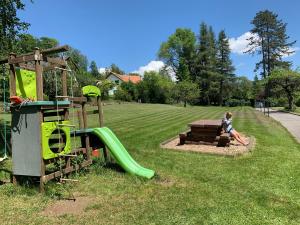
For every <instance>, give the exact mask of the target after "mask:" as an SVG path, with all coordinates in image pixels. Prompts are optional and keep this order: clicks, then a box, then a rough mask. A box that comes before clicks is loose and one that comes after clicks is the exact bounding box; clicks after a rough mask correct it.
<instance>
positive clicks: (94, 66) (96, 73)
mask: <svg viewBox="0 0 300 225" xmlns="http://www.w3.org/2000/svg"><path fill="white" fill-rule="evenodd" d="M90 70H91V74H92V75H93V76H94V77H99V75H100V74H99V71H98V67H97V64H96V62H95V61H92V62H91V65H90Z"/></svg>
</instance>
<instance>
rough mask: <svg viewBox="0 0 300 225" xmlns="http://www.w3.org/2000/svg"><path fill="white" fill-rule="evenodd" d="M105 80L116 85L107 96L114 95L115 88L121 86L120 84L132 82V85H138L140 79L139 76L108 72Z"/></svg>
mask: <svg viewBox="0 0 300 225" xmlns="http://www.w3.org/2000/svg"><path fill="white" fill-rule="evenodd" d="M106 79H107V80H110V81H111V82H113V83H114V84H116V86H115V87H114V88H113V89H111V90H110V91H109V92H108V94H109V95H114V93H115V91H116V90H117V87H118V86H119V85H121V83H123V82H125V83H128V82H132V83H133V84H138V83H139V82H141V80H142V77H141V76H139V75H130V74H128V75H121V74H117V73H114V72H110V73H109V75H108V76H107V77H106Z"/></svg>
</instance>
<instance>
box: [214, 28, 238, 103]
mask: <svg viewBox="0 0 300 225" xmlns="http://www.w3.org/2000/svg"><path fill="white" fill-rule="evenodd" d="M216 69H217V72H218V74H219V105H220V106H221V105H223V94H224V93H223V90H224V82H225V81H226V80H228V79H230V78H232V77H233V76H234V75H233V74H232V73H233V71H234V67H233V66H232V61H231V59H230V47H229V42H228V38H227V37H226V34H225V31H224V30H222V31H221V32H220V33H219V37H218V51H217V62H216Z"/></svg>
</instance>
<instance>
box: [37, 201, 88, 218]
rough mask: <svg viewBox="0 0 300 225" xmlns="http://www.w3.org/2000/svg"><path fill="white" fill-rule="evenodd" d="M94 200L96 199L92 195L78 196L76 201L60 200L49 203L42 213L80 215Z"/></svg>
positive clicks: (48, 214) (47, 214) (46, 214)
mask: <svg viewBox="0 0 300 225" xmlns="http://www.w3.org/2000/svg"><path fill="white" fill-rule="evenodd" d="M93 202H94V199H93V198H91V197H76V200H75V201H73V200H59V201H57V202H55V203H53V204H51V205H49V206H48V207H47V208H46V209H45V210H44V211H43V212H42V214H43V215H45V216H62V215H65V214H72V215H79V214H81V213H83V212H84V210H85V208H86V207H88V206H89V205H90V204H91V203H93Z"/></svg>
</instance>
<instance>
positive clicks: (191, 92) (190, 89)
mask: <svg viewBox="0 0 300 225" xmlns="http://www.w3.org/2000/svg"><path fill="white" fill-rule="evenodd" d="M199 92H200V90H199V87H198V85H197V84H196V83H192V82H190V81H182V82H179V83H177V84H176V86H175V98H177V99H178V100H180V101H183V103H184V107H186V105H187V103H188V102H191V101H193V100H195V99H197V98H198V97H199Z"/></svg>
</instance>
